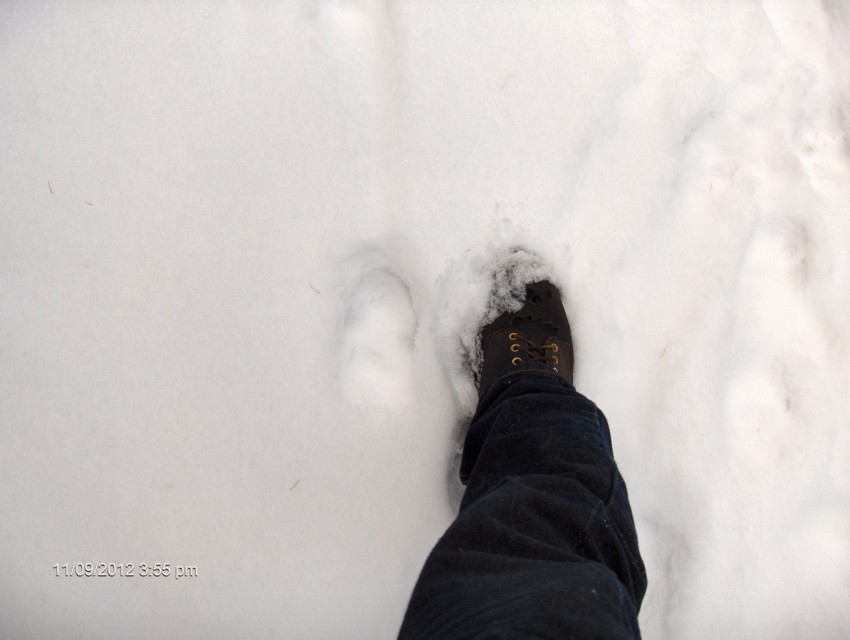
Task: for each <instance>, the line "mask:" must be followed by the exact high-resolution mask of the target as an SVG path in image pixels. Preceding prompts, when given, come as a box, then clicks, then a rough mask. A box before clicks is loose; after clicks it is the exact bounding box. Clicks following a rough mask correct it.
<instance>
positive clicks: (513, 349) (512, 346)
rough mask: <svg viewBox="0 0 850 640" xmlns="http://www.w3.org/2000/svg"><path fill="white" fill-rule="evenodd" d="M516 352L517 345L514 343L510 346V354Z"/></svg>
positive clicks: (517, 349)
mask: <svg viewBox="0 0 850 640" xmlns="http://www.w3.org/2000/svg"><path fill="white" fill-rule="evenodd" d="M517 351H519V345H518V344H516V343H514V344H512V345H511V353H516V352H517Z"/></svg>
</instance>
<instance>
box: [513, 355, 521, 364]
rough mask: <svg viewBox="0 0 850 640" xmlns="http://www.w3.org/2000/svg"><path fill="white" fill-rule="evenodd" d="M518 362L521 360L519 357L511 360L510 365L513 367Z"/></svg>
mask: <svg viewBox="0 0 850 640" xmlns="http://www.w3.org/2000/svg"><path fill="white" fill-rule="evenodd" d="M520 362H522V358H520V357H519V356H517V357H516V358H514V359H513V360H511V364H512V365H514V366H516V365H518V364H519V363H520Z"/></svg>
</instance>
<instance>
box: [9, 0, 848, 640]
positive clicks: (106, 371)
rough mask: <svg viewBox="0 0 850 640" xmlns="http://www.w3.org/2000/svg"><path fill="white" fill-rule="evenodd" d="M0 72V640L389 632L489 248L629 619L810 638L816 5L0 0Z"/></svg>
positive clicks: (829, 129)
mask: <svg viewBox="0 0 850 640" xmlns="http://www.w3.org/2000/svg"><path fill="white" fill-rule="evenodd" d="M0 77H2V78H3V82H2V83H0V139H2V140H3V143H4V144H3V148H2V151H0V157H2V162H1V163H0V189H2V195H3V198H2V205H0V513H2V514H3V517H2V519H0V540H2V541H3V544H2V545H0V566H2V571H0V602H2V603H3V604H2V615H1V616H0V631H2V633H0V635H2V636H3V637H10V638H44V637H63V638H89V637H114V638H125V637H126V638H136V637H138V638H141V637H182V638H217V637H233V636H238V637H243V638H260V637H271V636H274V637H282V638H311V639H323V638H327V639H331V638H352V639H356V638H364V639H365V638H369V639H374V638H393V637H394V635H395V633H396V630H397V628H398V625H399V624H400V621H401V617H402V615H403V613H404V607H405V604H406V601H407V598H408V596H409V594H410V591H411V589H412V586H413V583H414V581H415V579H416V577H417V574H418V571H419V568H420V567H421V564H422V562H423V561H424V558H425V556H426V554H427V553H428V551H429V550H430V547H431V546H432V544H433V543H434V542H435V540H436V539H437V538H438V537H439V535H440V534H441V533H442V531H443V530H444V529H445V527H446V526H447V525H448V524H449V523H450V522H451V519H452V517H453V514H454V511H455V510H456V508H457V504H458V500H459V492H460V490H461V488H460V485H459V483H458V482H457V480H456V478H455V474H456V472H457V462H458V446H459V442H460V440H461V438H462V433H463V428H464V425H465V420H466V418H467V417H468V413H469V411H470V407H471V404H472V403H474V387H471V386H470V385H471V383H470V382H469V378H468V373H467V372H466V370H465V369H464V358H465V357H468V355H469V353H474V350H475V345H474V328H471V325H474V324H475V322H477V321H478V319H479V318H481V317H483V316H484V315H485V314H486V312H487V295H488V287H487V279H488V277H489V275H488V274H489V273H491V271H488V269H491V267H488V265H493V264H495V263H496V262H497V261H498V260H500V259H503V258H504V256H505V251H506V250H507V249H509V248H510V247H516V246H522V247H526V248H527V249H528V250H529V251H531V252H534V253H535V254H536V255H538V256H539V257H540V261H541V264H543V265H548V267H545V268H548V269H550V270H551V275H552V277H553V278H554V279H555V280H557V281H558V283H559V284H560V285H561V287H562V288H563V290H564V294H565V300H566V305H567V310H568V312H569V314H570V320H571V324H572V328H573V334H574V337H575V340H576V345H577V351H576V384H577V386H578V388H579V390H581V391H582V392H584V393H585V394H586V395H588V396H589V397H590V398H592V399H593V400H594V401H595V402H596V403H597V404H599V405H600V407H602V409H603V410H604V411H605V412H606V414H607V416H608V418H609V421H610V423H611V428H612V435H613V438H614V446H615V451H616V454H617V459H618V462H619V464H620V467H621V470H622V472H623V474H624V476H625V477H626V480H627V482H628V485H629V490H630V495H631V498H632V506H633V509H634V512H635V516H636V520H637V525H638V533H639V536H640V540H641V545H642V550H643V554H644V559H645V561H646V563H647V567H648V572H649V578H650V589H649V592H648V595H647V598H646V601H645V603H644V607H643V610H642V612H641V625H642V629H643V632H644V636H645V637H647V638H670V639H673V638H697V639H700V638H718V637H719V638H732V637H746V638H771V639H776V638H819V639H829V638H845V637H847V636H848V633H850V607H848V606H847V603H848V602H850V473H848V472H847V469H848V468H850V407H848V405H847V400H846V399H847V397H848V391H850V357H848V356H850V313H848V312H850V257H848V256H850V254H848V252H847V247H848V246H850V217H848V216H847V211H848V208H850V141H848V132H850V81H848V79H850V4H848V3H847V2H846V0H822V1H821V2H817V1H814V0H764V1H763V2H756V1H750V0H734V1H732V0H727V1H723V0H718V1H717V2H702V3H687V4H686V3H676V2H670V1H669V0H626V1H624V2H618V1H615V0H604V1H597V2H592V3H591V2H573V3H561V4H557V3H521V2H516V1H507V0H506V1H504V2H499V3H492V2H483V1H478V2H475V1H473V2H464V3H456V2H444V1H439V2H429V3H423V2H413V1H405V0H402V1H399V2H386V1H380V0H360V1H358V0H335V1H332V0H312V1H310V2H307V1H302V2H297V1H294V0H293V1H292V2H288V3H275V4H272V3H264V2H247V1H246V2H235V1H234V2H229V3H198V2H176V3H154V4H150V3H145V4H144V5H140V4H139V3H133V2H126V1H125V2H111V3H71V2H65V3H58V2H55V3H49V2H23V1H19V2H5V3H3V4H2V5H0ZM541 268H543V267H541ZM465 376H466V377H465ZM77 562H92V563H98V562H103V563H116V564H118V563H125V564H126V563H134V564H135V565H136V567H137V575H136V576H134V577H132V578H131V577H124V578H121V577H64V576H62V577H56V573H55V570H54V568H53V565H54V564H59V565H60V566H61V565H62V564H64V563H68V564H69V565H70V566H71V569H72V571H73V564H74V563H77ZM157 562H161V563H165V562H167V563H171V565H172V571H175V570H176V566H177V565H180V566H184V567H187V566H193V567H197V572H198V575H197V577H192V578H182V579H180V580H176V579H175V578H174V574H173V573H172V575H171V576H169V577H167V578H164V577H140V576H139V575H138V566H139V564H140V563H148V564H153V563H157Z"/></svg>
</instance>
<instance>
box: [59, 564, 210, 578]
mask: <svg viewBox="0 0 850 640" xmlns="http://www.w3.org/2000/svg"><path fill="white" fill-rule="evenodd" d="M53 571H54V572H55V574H56V577H57V578H174V579H175V580H181V579H183V578H197V577H198V567H195V566H191V565H182V564H172V563H171V562H152V563H149V562H138V563H134V562H66V563H64V564H59V563H58V562H57V563H56V564H54V565H53Z"/></svg>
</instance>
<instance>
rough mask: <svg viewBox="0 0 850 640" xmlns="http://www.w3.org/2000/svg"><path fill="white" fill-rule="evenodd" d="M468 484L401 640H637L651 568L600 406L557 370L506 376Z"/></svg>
mask: <svg viewBox="0 0 850 640" xmlns="http://www.w3.org/2000/svg"><path fill="white" fill-rule="evenodd" d="M528 366H531V367H534V365H528ZM461 476H462V477H464V476H468V485H467V488H466V492H465V494H464V496H463V501H462V502H461V506H460V513H459V514H458V516H457V519H456V520H455V521H454V523H452V525H451V526H450V527H449V529H448V531H447V532H446V533H445V535H444V536H443V537H442V538H441V539H440V541H439V542H438V543H437V545H436V546H435V547H434V550H433V551H432V552H431V554H430V555H429V556H428V559H427V561H426V562H425V566H424V568H423V569H422V573H421V574H420V576H419V580H418V582H417V584H416V588H415V589H414V591H413V595H412V596H411V599H410V604H409V605H408V609H407V613H406V615H405V618H404V622H403V623H402V627H401V631H400V634H399V638H400V640H414V639H415V640H423V639H425V638H429V639H433V640H454V639H457V640H460V639H461V638H464V639H476V640H485V639H497V638H501V639H510V640H518V639H521V638H522V639H524V638H528V639H531V638H534V639H540V638H546V639H547V640H563V639H566V638H578V639H581V640H586V639H591V638H600V639H602V638H604V639H606V640H607V639H609V638H639V637H640V631H639V629H638V623H637V615H638V610H639V609H640V604H641V601H642V600H643V596H644V593H645V592H646V571H645V569H644V566H643V562H642V560H641V557H640V552H639V550H638V542H637V534H636V532H635V525H634V520H633V518H632V513H631V508H630V507H629V499H628V495H627V493H626V485H625V483H624V482H623V479H622V477H621V476H620V473H619V471H618V470H617V465H616V464H615V463H614V454H613V451H612V448H611V435H610V433H609V431H608V423H607V421H606V420H605V416H603V415H602V412H601V411H600V410H599V409H598V408H597V407H596V405H594V404H593V403H592V402H591V401H590V400H588V399H587V398H585V397H584V396H582V395H581V394H579V393H577V392H576V390H575V389H574V388H573V387H572V385H570V384H569V383H567V382H566V381H565V380H564V379H563V378H561V377H560V376H558V375H557V374H554V373H551V372H548V371H544V370H534V371H516V370H514V371H512V372H511V373H508V374H506V375H504V376H502V377H501V378H498V379H497V380H496V381H495V382H494V383H493V384H492V385H491V387H490V388H489V389H488V390H487V391H486V392H485V393H484V395H483V396H482V397H481V399H480V402H479V405H478V410H477V412H476V414H475V417H474V418H473V419H472V423H471V424H470V427H469V432H468V433H467V437H466V443H465V446H464V451H463V458H462V461H461Z"/></svg>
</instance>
